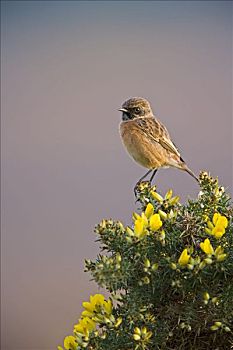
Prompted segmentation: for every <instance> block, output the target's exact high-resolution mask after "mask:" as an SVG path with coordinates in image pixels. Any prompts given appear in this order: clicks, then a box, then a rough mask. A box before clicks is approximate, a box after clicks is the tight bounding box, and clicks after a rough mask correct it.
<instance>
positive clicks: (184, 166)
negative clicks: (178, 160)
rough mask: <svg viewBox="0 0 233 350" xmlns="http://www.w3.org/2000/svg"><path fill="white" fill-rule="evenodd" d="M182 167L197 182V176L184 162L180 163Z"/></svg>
mask: <svg viewBox="0 0 233 350" xmlns="http://www.w3.org/2000/svg"><path fill="white" fill-rule="evenodd" d="M182 165H183V166H182V169H183V170H185V171H186V172H187V173H189V175H191V176H192V177H193V178H194V179H195V180H196V181H197V182H199V179H198V177H197V176H196V175H195V174H194V173H193V172H192V170H190V169H189V167H188V166H187V165H186V164H182Z"/></svg>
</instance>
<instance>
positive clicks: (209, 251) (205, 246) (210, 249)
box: [200, 238, 214, 255]
mask: <svg viewBox="0 0 233 350" xmlns="http://www.w3.org/2000/svg"><path fill="white" fill-rule="evenodd" d="M200 247H201V249H202V250H203V252H204V253H206V254H207V255H212V254H214V248H213V247H212V245H211V243H210V240H209V238H206V239H205V240H204V242H201V243H200Z"/></svg>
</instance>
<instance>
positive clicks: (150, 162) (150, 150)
mask: <svg viewBox="0 0 233 350" xmlns="http://www.w3.org/2000/svg"><path fill="white" fill-rule="evenodd" d="M118 110H119V111H120V112H122V121H121V123H120V127H119V130H120V135H121V139H122V142H123V145H124V146H125V148H126V150H127V151H128V153H129V155H130V156H131V157H132V158H133V159H134V160H135V161H136V162H137V163H138V164H140V165H141V166H143V167H144V168H147V169H149V170H148V171H147V172H146V174H145V175H143V176H142V177H141V178H140V179H139V180H138V181H137V183H136V185H135V187H134V193H135V195H136V188H137V186H138V185H139V183H141V182H142V180H144V179H145V178H146V177H147V176H148V175H149V174H150V173H152V175H151V177H150V180H149V182H150V183H151V182H152V180H153V178H154V176H155V174H156V172H157V170H158V169H159V168H168V167H174V168H177V169H180V170H184V171H186V172H187V173H188V174H190V175H191V176H192V177H193V178H194V179H195V180H197V181H198V182H199V180H198V178H197V176H196V175H195V174H194V173H193V172H192V170H190V169H189V167H188V166H187V164H186V163H185V161H184V160H183V158H182V157H181V155H180V152H179V151H178V149H177V147H176V145H175V144H174V142H172V140H171V137H170V135H169V133H168V131H167V128H166V127H165V126H164V125H163V124H162V123H161V121H160V120H159V119H158V118H157V117H155V116H154V114H153V111H152V109H151V106H150V103H149V102H148V101H147V100H146V99H145V98H142V97H133V98H130V99H128V100H127V101H125V102H124V103H123V104H122V107H121V108H119V109H118Z"/></svg>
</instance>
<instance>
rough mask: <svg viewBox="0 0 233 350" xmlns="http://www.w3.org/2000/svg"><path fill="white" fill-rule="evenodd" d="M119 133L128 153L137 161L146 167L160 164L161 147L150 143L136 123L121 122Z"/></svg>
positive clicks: (155, 166) (150, 167) (154, 166)
mask: <svg viewBox="0 0 233 350" xmlns="http://www.w3.org/2000/svg"><path fill="white" fill-rule="evenodd" d="M120 135H121V138H122V141H123V144H124V146H125V148H126V149H127V151H128V153H129V154H130V155H131V157H132V158H133V159H134V160H135V161H136V162H137V163H139V164H140V165H142V166H143V167H145V168H148V169H152V168H157V167H160V166H162V164H161V163H162V159H160V158H161V157H160V153H161V152H160V148H161V147H160V146H159V145H156V144H154V143H152V142H151V141H150V139H149V138H148V137H147V136H146V135H145V133H144V132H143V130H142V129H141V128H140V127H138V125H137V123H134V121H127V122H122V123H121V124H120Z"/></svg>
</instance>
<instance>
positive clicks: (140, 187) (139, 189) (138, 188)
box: [134, 181, 151, 201]
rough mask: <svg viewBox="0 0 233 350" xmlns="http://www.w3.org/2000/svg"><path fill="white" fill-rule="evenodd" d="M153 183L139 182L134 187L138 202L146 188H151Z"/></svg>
mask: <svg viewBox="0 0 233 350" xmlns="http://www.w3.org/2000/svg"><path fill="white" fill-rule="evenodd" d="M150 186H151V182H150V181H138V182H137V183H136V185H135V186H134V195H135V197H136V199H137V200H136V201H138V200H139V198H138V194H140V193H141V192H142V191H143V190H144V189H145V188H146V187H147V188H148V187H150Z"/></svg>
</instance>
